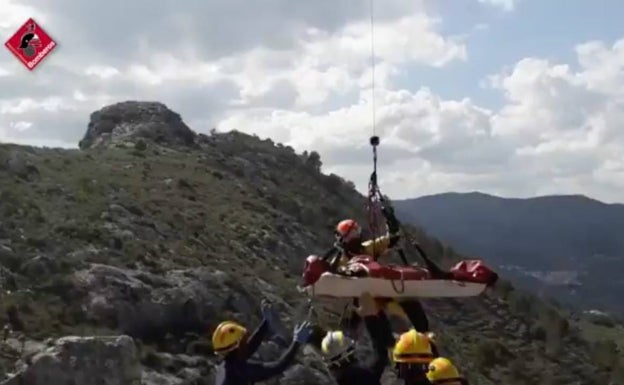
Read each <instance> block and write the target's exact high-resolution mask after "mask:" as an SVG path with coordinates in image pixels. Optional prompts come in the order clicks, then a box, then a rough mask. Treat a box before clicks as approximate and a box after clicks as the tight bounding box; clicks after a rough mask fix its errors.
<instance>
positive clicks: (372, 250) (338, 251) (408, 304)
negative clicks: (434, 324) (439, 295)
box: [321, 200, 429, 332]
mask: <svg viewBox="0 0 624 385" xmlns="http://www.w3.org/2000/svg"><path fill="white" fill-rule="evenodd" d="M381 202H382V207H381V212H382V213H383V216H384V218H385V220H386V227H387V232H386V234H384V235H382V236H380V237H378V238H374V239H370V240H364V239H363V237H362V228H361V226H360V225H359V224H358V223H357V222H356V221H355V220H353V219H344V220H342V221H340V222H339V223H338V224H337V225H336V229H335V232H334V234H335V237H336V241H335V242H334V246H333V247H332V248H331V249H330V250H329V251H328V252H327V253H325V255H323V256H322V257H321V259H323V260H326V261H328V260H329V263H330V269H331V271H337V270H339V268H340V267H342V266H344V265H345V264H346V263H347V262H348V261H349V260H350V259H351V258H353V257H354V256H356V255H369V256H371V257H373V258H374V259H375V260H377V259H378V258H379V257H380V256H381V255H383V254H385V253H387V252H388V251H389V250H390V249H392V248H393V247H395V246H396V245H397V244H398V242H399V239H400V223H399V220H398V219H397V218H396V216H395V215H394V209H393V208H392V206H390V205H389V204H388V203H387V201H386V200H382V201H381ZM377 300H378V301H379V303H380V305H382V306H385V307H386V308H387V310H388V311H389V312H390V313H391V314H395V315H397V316H399V317H401V318H408V319H409V321H410V323H411V324H412V325H414V327H415V328H416V330H418V331H421V332H427V331H429V320H428V319H427V315H426V314H425V311H424V309H423V308H422V305H421V304H420V302H419V301H417V300H415V299H410V300H402V301H400V302H399V305H400V306H399V305H397V302H396V301H395V300H393V299H390V298H385V299H384V298H378V299H377ZM356 306H357V301H356ZM350 321H351V325H349V327H350V328H355V327H357V325H359V322H360V319H359V317H358V316H357V314H356V313H353V314H352V315H351V317H350Z"/></svg>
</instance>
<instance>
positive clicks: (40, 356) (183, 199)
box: [0, 102, 624, 385]
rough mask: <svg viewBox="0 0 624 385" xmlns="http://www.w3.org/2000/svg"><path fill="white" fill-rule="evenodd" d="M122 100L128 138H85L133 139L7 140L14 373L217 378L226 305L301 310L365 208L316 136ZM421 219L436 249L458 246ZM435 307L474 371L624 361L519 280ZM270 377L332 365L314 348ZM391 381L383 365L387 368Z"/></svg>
mask: <svg viewBox="0 0 624 385" xmlns="http://www.w3.org/2000/svg"><path fill="white" fill-rule="evenodd" d="M123 105H124V106H125V107H124V108H126V109H127V110H128V111H127V113H126V114H125V115H122V116H126V117H128V119H130V120H129V121H126V120H124V119H126V118H120V117H119V116H118V117H117V118H114V119H113V118H110V119H109V120H110V121H111V122H115V123H113V125H117V126H121V127H128V125H132V124H134V125H138V126H140V127H143V128H141V129H138V130H137V131H136V132H140V135H139V136H133V137H132V138H140V139H142V140H140V141H135V140H132V141H131V142H134V143H133V144H132V145H131V146H127V145H123V146H116V145H113V146H108V145H105V146H104V149H105V150H102V149H97V150H95V151H94V150H92V148H94V147H102V144H105V143H117V142H116V141H117V140H119V141H121V142H125V141H126V139H124V138H127V136H124V135H120V136H118V137H116V138H118V139H113V136H111V133H114V131H115V130H114V128H110V129H108V128H107V129H101V128H98V129H96V128H94V127H96V126H97V125H96V124H94V123H93V122H94V121H97V119H95V120H93V119H92V122H91V124H90V126H89V130H88V133H87V135H86V136H85V138H88V139H85V140H86V141H84V140H83V142H82V145H81V147H82V148H84V150H80V151H78V150H57V149H39V148H31V147H24V146H14V145H0V214H1V215H0V284H1V285H2V291H0V319H1V320H2V322H4V323H5V324H6V325H7V328H6V329H5V338H4V340H3V341H0V372H2V373H0V374H1V375H4V377H5V378H6V382H5V384H10V385H13V384H19V383H23V384H29V385H39V384H46V385H49V384H52V385H54V384H56V383H61V382H62V383H64V384H66V383H73V384H75V385H91V384H111V385H112V384H136V383H139V382H138V381H140V383H141V384H147V385H178V384H179V385H182V384H185V385H186V384H193V385H203V384H212V380H213V376H214V364H215V362H216V361H215V360H216V358H215V356H214V355H213V354H212V349H211V346H210V340H209V337H210V332H211V331H212V330H213V328H214V327H215V326H216V325H217V324H218V323H219V322H220V321H222V320H223V319H235V320H238V321H240V322H243V323H245V324H247V325H248V326H249V327H253V325H255V324H256V323H257V322H258V321H259V314H260V311H259V306H260V301H261V299H263V298H266V299H268V300H269V301H271V302H273V303H274V304H275V306H276V307H277V309H279V311H280V314H281V315H282V318H283V320H284V322H285V324H286V325H287V326H288V327H290V326H292V325H293V324H294V322H295V319H297V318H298V317H300V306H301V304H302V303H303V298H301V294H300V293H298V292H297V290H296V285H297V284H298V282H299V281H298V279H299V275H300V273H301V268H302V261H303V259H304V258H305V256H307V255H308V254H311V253H319V252H322V251H324V250H325V249H326V248H327V247H328V246H330V244H331V242H332V237H331V234H332V226H333V224H334V223H336V222H337V221H338V220H340V219H342V218H344V217H353V216H355V217H356V218H358V219H361V220H363V219H364V218H363V216H364V215H363V214H364V212H363V208H364V199H363V197H362V196H361V195H360V194H358V193H357V192H356V191H355V190H354V189H353V186H352V184H351V183H349V182H347V181H345V180H344V179H342V178H340V177H338V176H336V175H325V174H322V173H321V172H320V165H321V163H320V158H319V157H318V154H316V153H314V152H313V153H311V154H307V153H304V154H297V153H296V152H295V151H294V150H293V149H292V148H289V147H287V146H283V145H280V144H275V143H273V142H272V141H270V140H261V139H259V138H257V137H254V136H249V135H245V134H242V133H239V132H230V133H224V134H218V133H213V134H211V135H196V134H194V133H192V135H190V134H188V135H187V134H185V135H183V136H182V137H180V138H178V139H172V140H169V139H168V140H163V139H162V138H161V139H158V138H159V137H160V135H161V134H154V132H158V133H162V132H177V131H176V130H182V132H186V130H185V129H183V128H180V127H182V126H179V127H178V128H171V130H170V131H168V130H169V129H168V128H163V127H164V126H159V125H156V126H154V127H156V128H155V129H154V130H155V131H154V132H151V131H150V130H149V129H147V128H145V127H148V126H149V124H151V123H149V122H153V121H154V119H156V118H154V117H152V116H151V115H150V114H149V113H147V112H146V111H150V108H152V107H153V106H154V104H153V103H140V102H130V104H123ZM116 106H119V105H116ZM132 106H134V107H132ZM116 108H117V107H114V106H111V107H108V108H106V107H105V108H104V109H102V110H101V111H115V109H116ZM153 111H156V112H157V111H161V112H162V110H161V109H159V108H155V109H154V110H153ZM159 113H160V112H158V113H157V114H159ZM144 114H147V119H146V121H147V122H148V123H145V124H146V125H144V126H142V124H143V123H141V121H140V120H137V119H139V118H137V117H142V116H144ZM94 115H96V114H94ZM171 116H174V115H171ZM175 116H177V115H175ZM107 119H108V118H107ZM140 119H143V118H140ZM158 119H161V118H158ZM171 122H173V123H172V125H174V126H175V125H176V124H181V123H180V122H181V120H177V119H173V118H172V120H171ZM161 123H162V121H161ZM161 123H159V124H161ZM162 124H164V123H162ZM117 126H115V127H117ZM109 127H110V124H109ZM184 127H186V126H184ZM187 129H188V128H187ZM124 130H125V129H123V130H120V131H119V132H126V131H124ZM162 130H165V131H162ZM191 136H193V137H194V139H193V144H192V146H191V147H180V145H181V144H186V143H191V139H190V138H191ZM182 138H188V139H182ZM94 143H100V144H97V145H95V144H94ZM410 231H411V232H412V235H413V236H415V237H416V238H417V239H418V240H419V242H420V243H421V245H422V246H423V247H424V248H425V250H427V251H428V252H429V254H431V255H432V256H433V257H434V258H435V259H436V260H438V261H439V262H440V263H442V264H443V265H450V264H451V263H453V262H454V261H455V260H456V259H457V258H459V256H458V255H457V254H456V253H455V252H454V251H453V250H452V249H450V248H448V247H445V246H444V245H442V244H441V243H440V242H438V241H436V240H434V239H431V238H429V237H427V236H426V235H425V234H424V232H422V231H420V230H418V229H411V230H410ZM407 251H408V252H409V251H410V250H409V248H408V249H407ZM334 302H336V301H334ZM324 304H325V305H328V304H329V303H324ZM339 305H342V303H340V304H339ZM425 306H426V308H427V311H428V312H429V314H430V317H431V323H432V325H433V328H434V330H435V331H436V332H437V333H438V335H439V344H440V347H441V349H442V351H443V353H444V354H446V355H448V356H449V357H451V358H452V359H453V360H455V361H456V363H457V364H458V365H459V366H460V367H461V368H462V369H463V371H464V372H465V373H466V374H467V375H468V377H469V378H470V380H471V384H483V385H489V384H491V385H494V384H501V383H504V384H533V383H544V384H546V383H550V384H566V385H568V384H574V383H580V384H605V383H608V380H609V379H610V378H616V377H615V376H617V375H618V373H619V372H618V370H619V369H618V368H619V366H618V365H619V364H618V363H617V358H615V359H614V358H613V349H614V348H613V346H611V345H608V344H601V345H596V344H594V343H593V341H592V343H588V342H587V340H586V339H585V336H584V335H583V334H582V333H581V332H582V330H580V329H579V327H578V324H576V323H574V322H573V321H572V320H571V319H568V318H566V314H565V313H564V312H563V311H562V310H561V309H557V308H556V307H554V306H552V305H549V304H547V303H545V302H542V301H540V300H539V299H537V298H534V297H530V296H528V295H526V294H525V293H522V292H519V291H516V290H514V289H513V288H512V287H511V286H509V285H504V284H503V285H501V286H499V287H498V289H496V291H492V292H489V293H487V294H486V295H485V296H483V297H480V298H471V299H463V300H430V301H426V302H425ZM338 308H340V306H338ZM318 310H319V312H318V313H319V315H318V317H315V321H316V322H318V323H319V324H321V325H322V326H323V327H336V326H337V324H338V318H339V315H338V313H336V312H335V310H336V308H335V307H333V308H332V307H331V306H322V307H321V306H319V307H318ZM362 342H363V343H365V341H362ZM281 345H282V342H281V341H280V340H270V341H267V342H266V343H265V344H263V346H262V347H261V349H260V350H259V352H258V353H257V358H261V359H275V358H276V357H277V356H279V354H280V351H281V349H282V348H281ZM615 354H616V356H617V346H616V347H615ZM138 372H140V380H139V376H138V374H137V373H138ZM55 381H61V382H55ZM267 383H269V384H284V385H295V384H297V385H308V384H310V385H314V384H319V385H320V384H327V383H330V380H329V379H328V377H327V372H326V370H325V368H324V366H323V365H322V363H321V362H320V361H319V360H318V357H317V356H316V355H315V354H314V352H312V351H308V350H304V351H303V352H301V353H299V355H298V361H297V363H296V364H295V365H293V366H292V367H291V368H290V369H289V370H288V371H287V372H286V373H285V374H284V375H283V376H281V377H280V378H278V379H275V380H272V381H269V382H267ZM393 383H395V381H394V377H393V375H392V371H391V370H390V369H388V371H387V375H386V378H385V379H384V384H393ZM616 383H624V382H617V381H616Z"/></svg>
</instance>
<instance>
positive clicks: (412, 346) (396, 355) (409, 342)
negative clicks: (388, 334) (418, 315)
mask: <svg viewBox="0 0 624 385" xmlns="http://www.w3.org/2000/svg"><path fill="white" fill-rule="evenodd" d="M432 359H433V351H432V350H431V343H430V340H429V337H427V336H426V335H425V334H423V333H419V332H417V331H416V329H411V330H410V331H408V332H405V333H403V334H401V336H400V337H399V340H398V341H397V343H396V344H395V345H394V349H393V350H392V360H393V361H394V362H400V363H420V364H422V363H428V362H429V361H431V360H432Z"/></svg>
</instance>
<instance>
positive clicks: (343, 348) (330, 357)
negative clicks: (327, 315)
mask: <svg viewBox="0 0 624 385" xmlns="http://www.w3.org/2000/svg"><path fill="white" fill-rule="evenodd" d="M354 350H355V341H353V340H352V339H351V338H349V337H348V336H345V335H344V333H343V332H341V331H340V330H335V331H329V332H327V334H326V335H325V337H324V338H323V340H322V341H321V352H322V353H323V356H324V358H325V360H326V361H328V362H329V363H330V364H331V363H336V362H338V361H341V360H343V359H345V358H347V357H348V356H350V355H351V354H353V352H354Z"/></svg>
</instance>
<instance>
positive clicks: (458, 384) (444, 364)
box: [427, 357, 469, 385]
mask: <svg viewBox="0 0 624 385" xmlns="http://www.w3.org/2000/svg"><path fill="white" fill-rule="evenodd" d="M427 380H429V383H430V384H432V385H442V384H444V385H469V383H468V380H466V379H465V378H464V377H462V376H461V375H460V374H459V370H457V368H456V367H455V365H453V363H452V362H451V361H450V360H449V359H448V358H444V357H438V358H436V359H434V360H433V361H431V362H430V363H429V370H428V371H427Z"/></svg>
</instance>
